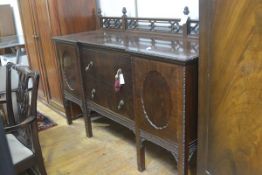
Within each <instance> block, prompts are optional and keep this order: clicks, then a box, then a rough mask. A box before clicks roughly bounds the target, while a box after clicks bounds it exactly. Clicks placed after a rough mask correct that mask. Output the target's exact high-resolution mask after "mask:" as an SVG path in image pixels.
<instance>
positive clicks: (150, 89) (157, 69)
mask: <svg viewBox="0 0 262 175" xmlns="http://www.w3.org/2000/svg"><path fill="white" fill-rule="evenodd" d="M133 63H134V64H133V70H134V81H135V87H134V94H135V97H134V98H135V99H134V102H135V103H134V104H135V117H136V119H135V120H136V123H137V127H138V128H139V129H142V130H144V131H147V132H149V133H151V134H153V135H156V136H159V137H161V138H163V139H166V140H170V141H173V142H178V135H179V129H180V128H181V123H180V119H181V117H182V115H183V113H182V112H183V111H182V110H183V95H182V94H183V92H182V89H183V75H184V74H183V66H178V65H173V64H167V63H162V62H159V61H152V60H147V59H143V58H133Z"/></svg>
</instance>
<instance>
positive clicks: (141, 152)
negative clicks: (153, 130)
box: [136, 134, 145, 172]
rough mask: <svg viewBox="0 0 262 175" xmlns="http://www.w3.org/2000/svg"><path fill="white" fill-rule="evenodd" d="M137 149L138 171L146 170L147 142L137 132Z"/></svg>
mask: <svg viewBox="0 0 262 175" xmlns="http://www.w3.org/2000/svg"><path fill="white" fill-rule="evenodd" d="M136 151H137V167H138V171H140V172H142V171H144V170H145V144H144V141H143V139H141V137H140V135H139V134H136Z"/></svg>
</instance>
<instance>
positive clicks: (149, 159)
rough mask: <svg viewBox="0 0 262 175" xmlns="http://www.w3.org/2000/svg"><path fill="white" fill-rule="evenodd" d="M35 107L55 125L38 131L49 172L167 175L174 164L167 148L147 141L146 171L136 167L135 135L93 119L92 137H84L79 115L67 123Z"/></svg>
mask: <svg viewBox="0 0 262 175" xmlns="http://www.w3.org/2000/svg"><path fill="white" fill-rule="evenodd" d="M38 110H39V111H40V112H42V113H43V114H45V115H47V116H49V117H50V118H51V119H53V120H54V121H55V122H56V123H57V124H58V125H57V126H55V127H52V128H49V129H47V130H44V131H41V132H40V133H39V135H40V143H41V147H42V152H43V156H44V161H45V166H46V169H47V173H48V175H139V174H143V175H169V174H175V175H176V174H177V170H176V163H175V160H174V158H173V157H172V155H171V154H170V153H169V152H167V151H166V150H164V149H162V148H160V147H158V146H156V145H154V144H151V143H148V142H147V143H146V149H147V150H146V170H145V171H144V172H143V173H141V172H139V171H138V170H137V166H136V149H135V136H134V134H133V132H132V131H130V130H129V129H127V128H124V127H122V126H120V125H119V124H116V123H114V122H112V121H110V120H108V119H105V118H100V119H97V120H95V121H93V133H94V136H93V137H92V138H87V137H86V136H85V129H84V121H83V119H82V118H79V119H77V120H74V121H73V124H72V125H70V126H68V125H67V123H66V120H65V118H64V117H62V116H60V115H59V114H58V113H56V112H54V111H52V110H51V109H49V108H48V107H46V106H45V105H44V104H42V103H38Z"/></svg>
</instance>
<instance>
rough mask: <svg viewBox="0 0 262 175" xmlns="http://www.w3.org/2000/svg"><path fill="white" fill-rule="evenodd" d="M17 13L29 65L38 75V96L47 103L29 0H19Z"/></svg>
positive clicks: (32, 12)
mask: <svg viewBox="0 0 262 175" xmlns="http://www.w3.org/2000/svg"><path fill="white" fill-rule="evenodd" d="M18 2H19V3H18V4H19V11H20V14H21V15H20V16H21V21H22V26H23V31H24V37H25V42H26V51H27V54H28V59H29V64H30V67H31V68H32V69H33V70H36V71H38V72H39V73H40V82H39V87H38V95H39V96H40V97H41V98H42V99H45V100H46V101H47V86H46V79H45V77H44V75H43V74H42V71H43V69H42V66H41V65H42V63H41V60H40V50H39V43H38V42H39V41H38V37H37V36H38V32H37V31H36V27H35V18H34V17H35V16H34V15H35V14H34V11H33V9H32V6H33V4H32V3H31V0H19V1H18Z"/></svg>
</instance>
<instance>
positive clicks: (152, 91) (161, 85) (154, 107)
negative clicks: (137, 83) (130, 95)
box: [141, 71, 172, 129]
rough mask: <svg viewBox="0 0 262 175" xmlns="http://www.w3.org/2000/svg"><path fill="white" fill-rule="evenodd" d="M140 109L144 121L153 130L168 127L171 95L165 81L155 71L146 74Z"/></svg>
mask: <svg viewBox="0 0 262 175" xmlns="http://www.w3.org/2000/svg"><path fill="white" fill-rule="evenodd" d="M141 102H142V108H143V112H144V115H145V118H146V120H147V121H148V122H149V124H150V125H151V126H152V127H154V128H155V129H164V128H166V127H167V126H168V120H169V116H170V113H171V105H172V102H171V94H170V88H169V86H168V83H167V81H166V79H165V78H164V77H163V76H162V75H161V74H160V73H159V72H157V71H151V72H149V73H148V74H147V76H146V78H145V80H144V84H143V89H142V94H141Z"/></svg>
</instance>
